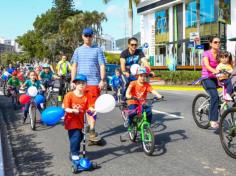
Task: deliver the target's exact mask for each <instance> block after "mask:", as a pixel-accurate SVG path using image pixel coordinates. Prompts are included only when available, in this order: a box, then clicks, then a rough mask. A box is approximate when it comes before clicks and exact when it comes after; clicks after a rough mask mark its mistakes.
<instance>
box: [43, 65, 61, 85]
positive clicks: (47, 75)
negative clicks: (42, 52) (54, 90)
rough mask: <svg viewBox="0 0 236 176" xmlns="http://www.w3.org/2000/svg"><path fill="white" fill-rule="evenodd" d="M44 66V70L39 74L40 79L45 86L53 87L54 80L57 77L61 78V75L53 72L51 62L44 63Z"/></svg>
mask: <svg viewBox="0 0 236 176" xmlns="http://www.w3.org/2000/svg"><path fill="white" fill-rule="evenodd" d="M42 67H43V70H42V71H41V72H40V74H39V80H40V81H41V82H42V84H43V85H44V86H45V88H48V87H51V86H52V84H53V82H52V81H53V80H54V79H57V78H58V79H59V77H57V76H56V75H54V74H53V72H52V71H51V69H50V65H49V64H43V66H42Z"/></svg>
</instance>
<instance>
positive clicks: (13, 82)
mask: <svg viewBox="0 0 236 176" xmlns="http://www.w3.org/2000/svg"><path fill="white" fill-rule="evenodd" d="M7 86H8V89H7V90H8V95H10V94H11V92H10V91H11V90H13V91H14V92H15V93H16V95H18V94H19V88H20V86H21V82H20V80H19V79H18V78H17V72H16V71H14V72H13V73H12V77H11V78H10V79H9V80H8V81H7Z"/></svg>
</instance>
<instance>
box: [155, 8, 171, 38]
mask: <svg viewBox="0 0 236 176" xmlns="http://www.w3.org/2000/svg"><path fill="white" fill-rule="evenodd" d="M155 19H156V34H163V33H166V32H168V10H163V11H159V12H156V14H155Z"/></svg>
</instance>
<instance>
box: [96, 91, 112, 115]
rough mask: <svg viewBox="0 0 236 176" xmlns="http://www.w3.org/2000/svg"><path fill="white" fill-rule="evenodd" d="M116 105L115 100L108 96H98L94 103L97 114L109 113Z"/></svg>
mask: <svg viewBox="0 0 236 176" xmlns="http://www.w3.org/2000/svg"><path fill="white" fill-rule="evenodd" d="M115 105H116V101H115V98H114V97H113V96H112V95H110V94H103V95H100V96H99V97H98V98H97V100H96V102H95V110H96V112H99V113H107V112H111V111H112V110H113V109H114V108H115Z"/></svg>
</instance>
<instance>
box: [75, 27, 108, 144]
mask: <svg viewBox="0 0 236 176" xmlns="http://www.w3.org/2000/svg"><path fill="white" fill-rule="evenodd" d="M93 34H94V33H93V30H92V29H91V28H85V29H84V30H83V33H82V38H83V41H84V44H83V45H82V46H80V47H78V48H76V49H75V51H74V54H73V56H72V69H71V80H74V79H75V77H76V75H78V74H84V75H85V76H86V77H87V88H86V93H87V94H88V96H89V99H90V102H89V103H90V105H94V104H95V101H96V99H97V98H98V96H99V95H100V91H101V90H102V89H103V88H104V87H105V86H106V69H105V64H106V60H105V56H104V53H103V51H102V49H101V48H100V47H98V46H94V45H92V41H93V37H94V36H93ZM87 120H88V124H89V126H90V130H89V138H90V139H94V138H96V137H97V133H96V132H95V123H96V121H95V119H94V118H93V117H92V116H88V119H87Z"/></svg>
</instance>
